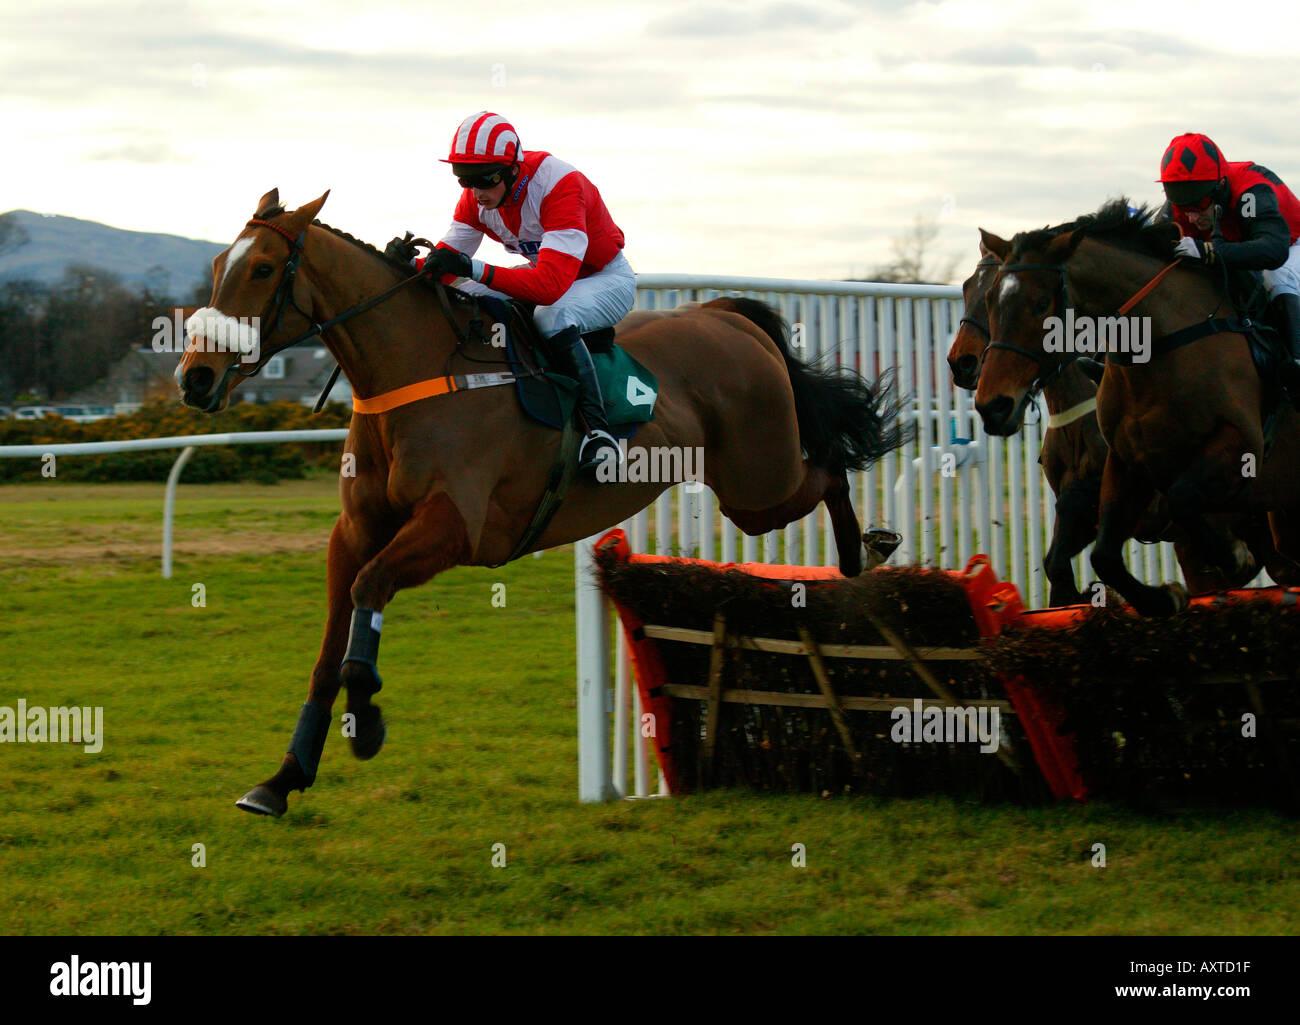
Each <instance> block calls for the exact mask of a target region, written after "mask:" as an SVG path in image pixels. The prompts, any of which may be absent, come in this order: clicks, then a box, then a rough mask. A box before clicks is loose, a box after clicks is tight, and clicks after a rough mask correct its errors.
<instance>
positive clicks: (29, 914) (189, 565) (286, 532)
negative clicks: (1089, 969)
mask: <svg viewBox="0 0 1300 1025" xmlns="http://www.w3.org/2000/svg"><path fill="white" fill-rule="evenodd" d="M161 506H162V488H161V487H160V486H158V485H65V484H60V483H58V482H56V481H48V482H43V483H40V484H30V485H19V486H6V487H0V656H2V658H3V662H2V664H3V665H4V666H5V667H6V668H7V670H8V671H7V672H6V673H5V674H4V679H3V681H2V682H0V706H8V707H15V706H16V705H17V702H18V700H19V699H20V698H23V699H25V700H26V702H27V704H28V706H29V707H30V706H37V705H42V706H58V705H82V706H96V705H100V706H103V708H104V743H103V749H102V751H101V752H100V753H98V754H88V753H86V752H84V751H83V750H82V748H81V747H80V746H78V745H72V744H21V745H19V744H9V743H6V744H0V932H4V933H19V934H28V933H30V934H100V933H103V934H110V935H111V934H145V935H151V934H152V935H157V934H263V933H266V934H317V933H347V934H371V933H385V934H388V933H393V934H423V933H532V934H537V933H601V934H607V933H656V934H657V933H780V934H791V933H797V934H805V933H837V934H843V933H888V934H932V933H957V934H1007V933H1053V934H1055V933H1089V934H1194V933H1246V934H1279V933H1280V934H1294V933H1296V932H1298V931H1300V861H1298V860H1297V857H1296V845H1295V823H1294V821H1291V820H1288V819H1286V818H1284V817H1282V816H1280V815H1276V814H1272V813H1267V812H1249V813H1246V812H1242V813H1236V814H1231V815H1209V814H1202V815H1183V816H1175V817H1165V818H1160V819H1156V818H1150V817H1143V816H1140V815H1137V814H1134V813H1131V812H1128V811H1123V810H1119V809H1116V808H1112V807H1107V806H1103V805H1097V804H1093V805H1088V806H1084V807H1078V806H1067V805H1062V806H1055V807H1048V808H1038V809H1022V808H1002V807H999V808H992V807H981V806H977V805H967V804H960V803H957V802H952V801H946V800H925V801H895V802H892V803H879V802H874V801H872V800H870V799H866V798H835V799H819V798H816V797H764V796H758V795H751V794H745V793H714V794H709V795H705V796H695V797H683V798H673V799H669V800H660V801H648V802H635V803H634V802H623V803H615V804H608V805H599V806H592V805H580V804H579V803H578V802H577V767H576V739H575V730H576V727H575V685H574V650H573V647H574V646H573V586H572V578H573V560H572V557H571V553H570V551H569V550H567V549H562V550H557V551H555V552H550V553H547V554H546V555H545V556H544V557H543V558H541V559H531V558H529V559H524V560H522V561H521V562H519V563H516V564H513V565H511V566H508V567H505V568H503V569H499V570H482V569H463V570H456V571H453V572H450V573H448V574H446V575H445V576H443V577H440V578H438V579H437V580H436V581H434V582H433V583H432V584H430V585H426V586H425V587H424V588H422V589H420V590H417V591H410V592H404V593H402V594H399V595H398V597H397V599H396V600H395V602H394V603H393V604H392V605H391V606H390V607H389V610H388V611H387V612H386V614H385V629H384V642H383V650H382V653H381V656H380V670H381V672H382V674H383V677H384V689H383V691H382V692H381V694H380V695H379V699H378V700H379V701H380V703H381V705H382V707H383V709H384V713H385V716H386V718H387V720H388V725H389V734H388V743H387V746H386V747H385V748H384V750H383V751H382V752H381V753H380V755H379V756H378V757H377V758H376V759H375V760H373V761H371V762H365V763H361V762H357V761H355V760H354V759H353V758H352V756H351V754H350V753H349V751H348V749H347V745H346V742H344V741H343V740H342V739H341V738H340V737H339V735H338V730H337V723H338V720H337V718H336V719H335V726H334V729H333V731H332V735H331V738H330V740H329V743H328V744H327V746H326V749H325V755H324V758H323V760H322V764H321V770H320V775H319V777H318V779H317V782H316V786H315V787H314V788H313V789H312V790H310V791H308V792H307V794H305V795H299V794H294V795H292V796H291V797H290V805H289V813H288V815H286V817H285V818H284V819H282V820H279V821H275V820H271V819H265V818H260V817H255V816H251V815H247V814H244V813H243V812H240V811H238V810H237V809H236V808H235V806H234V801H235V799H236V798H238V797H239V796H240V795H241V794H242V793H244V791H245V790H247V789H248V788H249V787H250V786H251V785H252V784H254V783H256V782H258V781H260V780H261V779H263V778H264V777H266V776H268V775H269V774H270V773H271V772H272V771H273V770H274V768H275V767H276V766H277V765H278V763H279V759H280V757H281V755H282V754H283V752H284V750H285V748H286V746H287V744H288V740H289V735H290V733H291V731H292V728H293V724H294V721H295V718H296V716H297V710H298V707H299V705H300V704H301V703H302V700H303V698H304V696H305V693H306V681H307V675H308V672H309V671H310V668H311V666H312V664H313V662H314V660H315V656H316V651H317V646H318V644H319V641H320V628H321V624H322V621H323V589H324V552H325V542H326V539H327V537H328V533H329V528H330V525H331V524H332V522H333V519H334V515H335V512H336V509H337V497H336V488H335V483H334V481H333V480H332V479H322V480H315V481H304V482H295V483H290V484H280V485H274V486H254V485H230V486H225V485H208V486H199V485H194V486H189V487H185V486H182V488H181V490H180V499H179V503H178V516H177V524H176V537H177V545H176V570H175V576H174V578H173V579H171V580H163V579H162V578H161V576H160V575H159V563H158V554H159V536H160V522H161ZM495 583H504V584H505V585H506V606H505V607H504V608H496V607H493V604H492V600H491V599H492V585H493V584H495ZM196 584H202V585H203V590H204V592H205V593H204V597H205V600H206V605H205V606H204V607H195V606H194V604H193V598H194V594H195V585H196ZM1096 843H1103V844H1105V845H1106V867H1105V868H1094V867H1093V866H1092V864H1091V859H1092V856H1093V845H1094V844H1096ZM195 844H203V845H204V850H205V854H206V867H201V868H200V867H194V866H193V864H192V859H194V857H195V854H194V853H193V845H195ZM497 844H504V845H505V847H504V853H505V858H506V864H505V867H494V866H493V848H494V845H497ZM795 844H803V845H804V847H805V849H806V859H807V861H806V867H803V868H797V867H794V866H793V865H792V853H791V851H792V846H793V845H795Z"/></svg>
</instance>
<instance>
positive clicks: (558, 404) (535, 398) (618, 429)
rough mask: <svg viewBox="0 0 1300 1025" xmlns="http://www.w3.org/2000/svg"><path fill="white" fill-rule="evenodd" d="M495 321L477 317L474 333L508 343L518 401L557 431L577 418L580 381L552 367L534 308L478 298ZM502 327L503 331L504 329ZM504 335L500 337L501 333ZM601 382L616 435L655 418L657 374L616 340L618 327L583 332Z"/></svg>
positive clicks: (472, 327)
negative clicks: (534, 319) (575, 409)
mask: <svg viewBox="0 0 1300 1025" xmlns="http://www.w3.org/2000/svg"><path fill="white" fill-rule="evenodd" d="M472 298H473V299H474V301H475V302H476V303H477V306H478V309H479V310H482V311H483V312H484V313H486V314H487V316H488V318H490V321H491V325H490V326H489V325H488V324H485V323H484V322H483V318H481V317H478V316H475V317H473V318H471V320H470V322H469V330H470V334H471V337H473V336H475V335H481V337H483V338H484V339H486V340H487V341H489V343H490V344H492V345H501V344H502V343H504V348H505V353H504V355H505V359H506V361H508V363H509V365H510V370H511V372H512V373H513V374H514V377H515V385H516V390H517V392H518V395H519V403H520V405H521V406H522V407H523V409H524V412H526V413H527V414H528V415H529V416H531V417H532V418H533V419H534V420H537V421H538V422H539V423H543V424H546V425H547V426H548V427H553V428H555V429H557V430H563V428H564V425H565V424H566V423H567V422H568V421H569V419H570V418H571V416H572V413H573V408H574V405H575V402H576V397H577V390H578V384H577V382H576V381H574V380H573V378H571V377H568V376H566V375H564V374H561V373H558V372H557V371H555V370H553V369H551V367H552V366H553V364H554V362H555V361H554V357H553V354H552V353H551V352H550V351H549V348H548V346H547V343H546V340H545V339H544V338H542V336H541V334H540V333H539V332H538V330H537V326H536V324H535V323H534V321H533V310H534V307H533V305H532V304H530V303H521V302H517V301H515V300H513V299H510V300H505V299H498V298H496V297H494V296H473V297H472ZM502 329H503V331H502ZM500 334H504V337H502V338H501V339H500V341H498V336H499V335H500ZM582 337H583V341H584V342H586V344H587V349H588V351H589V352H590V353H591V361H592V363H593V365H594V366H595V368H596V377H597V379H598V380H599V381H600V389H601V397H602V398H603V399H604V402H605V418H606V420H607V421H608V422H609V425H610V433H611V434H613V435H614V437H616V438H630V437H631V436H632V435H633V434H635V433H636V430H637V428H638V427H640V426H641V424H643V423H646V422H648V421H649V420H651V419H652V418H653V416H654V406H655V400H656V399H657V398H658V394H659V391H658V381H657V380H656V379H655V376H654V374H652V373H651V372H650V371H649V370H647V369H646V368H645V367H644V366H642V365H641V364H640V363H638V362H637V361H636V360H635V359H633V358H632V356H630V355H629V354H628V353H627V352H626V351H625V350H624V349H623V348H622V347H621V346H618V345H615V344H614V329H613V328H612V327H607V328H601V329H599V330H597V331H589V332H587V333H585V334H584V335H583V336H582Z"/></svg>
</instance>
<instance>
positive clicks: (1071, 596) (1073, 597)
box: [1047, 588, 1088, 609]
mask: <svg viewBox="0 0 1300 1025" xmlns="http://www.w3.org/2000/svg"><path fill="white" fill-rule="evenodd" d="M1047 604H1048V606H1050V607H1051V608H1054V609H1059V608H1064V607H1065V606H1067V605H1087V604H1088V599H1087V598H1085V597H1084V596H1083V592H1081V591H1079V590H1078V589H1077V588H1075V589H1073V590H1069V591H1067V590H1064V589H1062V590H1059V591H1058V590H1053V591H1051V592H1050V593H1049V594H1048V596H1047Z"/></svg>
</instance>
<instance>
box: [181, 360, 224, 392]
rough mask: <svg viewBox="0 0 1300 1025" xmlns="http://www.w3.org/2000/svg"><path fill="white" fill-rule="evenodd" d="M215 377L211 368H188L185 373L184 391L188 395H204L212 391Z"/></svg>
mask: <svg viewBox="0 0 1300 1025" xmlns="http://www.w3.org/2000/svg"><path fill="white" fill-rule="evenodd" d="M215 376H216V375H215V374H213V372H212V368H211V367H190V369H189V370H187V371H185V390H186V391H187V392H189V393H190V394H194V393H198V394H199V395H206V394H207V393H208V392H209V391H211V390H212V381H213V379H214V377H215Z"/></svg>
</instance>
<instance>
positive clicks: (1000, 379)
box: [975, 197, 1177, 435]
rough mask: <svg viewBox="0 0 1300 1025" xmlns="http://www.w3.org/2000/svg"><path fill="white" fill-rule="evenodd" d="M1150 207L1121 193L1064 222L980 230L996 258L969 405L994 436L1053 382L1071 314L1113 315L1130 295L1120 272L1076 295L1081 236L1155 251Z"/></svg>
mask: <svg viewBox="0 0 1300 1025" xmlns="http://www.w3.org/2000/svg"><path fill="white" fill-rule="evenodd" d="M1152 218H1153V212H1152V211H1151V210H1150V209H1149V208H1147V207H1145V206H1143V207H1139V208H1137V209H1133V208H1131V207H1130V206H1129V203H1128V200H1127V199H1125V198H1123V197H1121V198H1119V199H1115V200H1111V201H1110V202H1108V203H1106V204H1105V205H1104V206H1103V207H1102V208H1101V209H1100V210H1098V211H1097V212H1096V213H1095V214H1089V215H1087V216H1084V217H1080V218H1078V220H1075V221H1071V222H1070V223H1068V224H1063V225H1058V226H1057V227H1054V228H1042V229H1039V230H1037V231H1028V232H1022V233H1021V234H1019V235H1016V236H1015V238H1013V239H1012V240H1011V241H1010V242H1008V241H1006V240H1005V239H1000V238H998V237H997V236H995V235H990V234H988V233H987V232H985V233H984V243H985V245H986V246H987V247H988V248H989V250H990V251H991V252H992V253H993V254H994V255H995V256H997V257H999V258H1000V259H1001V260H1002V264H1001V266H1000V267H999V268H998V270H997V275H996V277H995V278H994V279H993V281H992V282H991V283H990V285H989V288H988V291H987V294H986V308H987V312H988V329H989V338H990V340H989V344H988V349H987V351H986V353H985V356H984V364H983V367H982V369H981V371H980V375H979V386H978V388H977V390H976V392H975V408H976V410H977V411H978V412H979V414H980V418H981V419H982V420H983V423H984V429H985V430H986V431H987V432H988V433H989V434H993V435H1009V434H1014V433H1015V432H1016V431H1017V430H1019V429H1020V425H1021V423H1022V422H1023V419H1024V414H1025V408H1026V407H1027V406H1028V404H1029V403H1030V402H1031V401H1032V400H1033V398H1034V396H1035V395H1036V394H1037V393H1038V392H1039V391H1040V390H1041V389H1042V388H1043V387H1044V386H1045V385H1047V384H1048V383H1050V382H1051V381H1052V380H1054V379H1055V378H1056V377H1057V376H1058V375H1059V374H1060V373H1061V372H1062V371H1063V370H1064V369H1065V368H1066V366H1068V365H1069V364H1070V363H1071V362H1072V361H1073V360H1075V359H1076V358H1077V357H1078V356H1080V355H1085V354H1086V352H1082V351H1077V350H1076V349H1075V348H1074V346H1073V344H1072V339H1071V338H1069V337H1067V335H1068V333H1069V330H1070V326H1071V325H1072V324H1073V322H1074V317H1075V315H1092V316H1108V315H1111V314H1114V313H1115V312H1116V311H1117V310H1118V308H1119V307H1120V305H1121V304H1122V302H1123V301H1124V299H1125V298H1127V297H1128V296H1129V295H1131V294H1132V284H1131V282H1130V281H1128V280H1127V279H1126V278H1124V277H1123V276H1122V275H1121V276H1118V277H1116V279H1115V280H1114V282H1113V283H1112V284H1111V286H1110V287H1108V288H1107V289H1105V290H1102V291H1098V292H1096V293H1095V294H1091V295H1089V296H1088V297H1086V298H1084V297H1080V296H1078V295H1076V294H1075V291H1074V290H1073V289H1072V287H1071V274H1070V261H1071V259H1072V258H1073V257H1074V256H1075V253H1076V251H1077V250H1078V249H1079V246H1080V244H1081V243H1082V242H1084V240H1085V239H1088V238H1097V239H1099V240H1105V241H1107V242H1111V243H1115V242H1118V243H1120V244H1123V245H1124V246H1125V247H1126V248H1131V249H1133V250H1136V251H1139V252H1143V253H1145V254H1146V255H1148V256H1150V255H1154V254H1156V253H1157V252H1167V251H1168V247H1169V241H1170V239H1171V234H1170V232H1171V231H1172V232H1173V233H1174V234H1175V235H1176V233H1177V228H1176V227H1175V226H1173V225H1172V224H1171V223H1170V222H1158V223H1153V221H1152Z"/></svg>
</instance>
